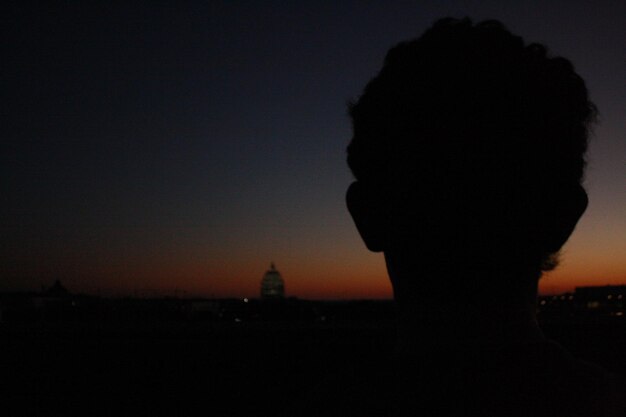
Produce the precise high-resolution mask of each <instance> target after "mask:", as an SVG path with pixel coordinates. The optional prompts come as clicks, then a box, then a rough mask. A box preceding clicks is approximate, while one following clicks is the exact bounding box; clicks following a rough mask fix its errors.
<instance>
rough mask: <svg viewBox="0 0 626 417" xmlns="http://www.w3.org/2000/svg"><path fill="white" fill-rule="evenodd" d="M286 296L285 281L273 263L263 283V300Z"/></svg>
mask: <svg viewBox="0 0 626 417" xmlns="http://www.w3.org/2000/svg"><path fill="white" fill-rule="evenodd" d="M284 296H285V281H283V277H281V276H280V272H278V271H277V270H276V267H275V266H274V263H273V262H272V263H271V265H270V269H269V270H268V271H267V272H266V273H265V275H264V276H263V280H262V281H261V298H266V299H267V298H283V297H284Z"/></svg>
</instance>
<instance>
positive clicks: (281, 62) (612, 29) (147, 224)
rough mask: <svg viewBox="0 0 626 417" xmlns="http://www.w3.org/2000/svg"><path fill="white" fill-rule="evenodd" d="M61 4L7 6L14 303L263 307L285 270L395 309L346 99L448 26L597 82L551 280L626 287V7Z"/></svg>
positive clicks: (5, 217)
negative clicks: (30, 294)
mask: <svg viewBox="0 0 626 417" xmlns="http://www.w3.org/2000/svg"><path fill="white" fill-rule="evenodd" d="M83 3H84V4H89V5H83ZM156 3H161V4H165V2H154V4H156ZM42 4H45V2H44V3H42ZM63 4H66V6H64V7H55V8H52V7H48V6H38V7H35V6H32V7H31V6H29V7H23V6H14V7H13V9H11V10H3V12H2V29H1V30H2V39H3V41H2V46H1V48H2V51H3V52H2V62H3V63H2V66H1V68H2V83H3V87H2V103H1V108H2V123H1V124H0V133H1V139H0V203H1V204H0V291H4V290H33V289H39V288H40V287H41V285H50V284H51V283H52V282H53V281H54V280H55V279H61V281H62V282H63V283H64V285H65V286H66V287H68V289H70V290H71V291H76V292H87V293H97V292H100V293H102V294H130V293H136V292H138V293H141V292H144V293H146V292H150V291H155V292H162V293H168V294H172V293H174V291H179V292H180V293H182V292H184V293H186V294H189V295H204V296H215V297H230V296H235V297H244V296H248V297H255V296H257V294H258V292H259V285H260V280H261V278H262V276H263V274H264V272H265V271H266V270H267V269H268V267H269V264H270V261H274V262H275V263H276V267H277V269H278V270H279V271H280V272H281V273H282V275H283V277H284V279H285V282H286V292H287V294H288V295H291V296H297V297H302V298H385V297H390V296H391V288H390V285H389V283H388V280H387V276H386V271H385V267H384V262H383V258H382V255H381V254H373V253H369V252H368V251H367V250H366V248H365V246H364V245H363V243H362V242H361V241H360V238H359V236H358V234H357V232H356V230H355V229H354V227H353V224H352V221H351V219H350V218H349V215H348V212H347V210H346V208H345V204H344V195H345V191H346V188H347V187H348V185H349V184H350V182H351V174H350V172H349V170H348V168H347V166H346V163H345V148H346V146H347V144H348V141H349V140H350V136H351V130H350V123H349V120H348V118H347V114H346V103H347V102H348V101H349V100H350V99H353V98H356V97H358V95H359V94H360V93H361V91H362V89H363V87H364V85H365V83H366V82H367V81H368V80H369V79H370V78H372V77H373V76H374V75H375V74H376V73H377V71H378V70H379V69H380V67H381V65H382V61H383V58H384V56H385V53H386V51H387V50H388V49H389V48H390V47H391V46H393V45H394V44H396V43H398V42H399V41H401V40H406V39H408V38H412V37H416V36H419V35H420V34H421V33H422V32H423V31H424V30H426V29H427V28H428V27H429V26H430V24H432V22H433V21H435V20H436V19H438V18H440V17H445V16H453V17H464V16H469V17H471V18H472V19H473V20H475V21H480V20H484V19H488V18H495V19H499V20H501V21H502V22H503V23H504V24H505V25H506V26H507V27H508V28H509V29H510V30H511V31H513V32H514V33H516V34H519V35H522V36H523V37H524V39H525V40H526V41H528V42H541V43H545V44H546V45H547V46H548V48H549V50H550V51H551V52H552V53H554V54H556V55H562V56H565V57H566V58H568V59H570V60H571V61H572V62H573V63H574V65H575V67H576V70H577V71H578V72H579V73H580V74H581V75H582V77H583V78H584V79H585V80H586V82H587V86H588V88H589V91H590V95H591V98H592V100H593V101H594V102H595V103H596V104H597V106H598V108H599V111H600V124H599V125H598V126H597V128H596V129H595V134H594V136H593V138H592V140H591V145H590V152H589V166H588V171H587V176H586V181H585V186H586V188H587V191H588V193H589V197H590V205H589V209H588V211H587V213H586V214H585V215H584V217H583V219H582V220H581V222H580V223H579V225H578V228H577V229H576V231H575V233H574V235H573V236H572V238H571V239H570V241H569V242H568V243H567V245H566V246H565V248H564V250H563V257H562V264H561V266H560V267H559V269H557V270H556V271H554V272H552V273H550V274H549V275H547V276H545V277H544V278H543V279H542V280H541V287H540V288H541V291H542V292H544V293H553V292H557V293H558V292H562V291H568V290H572V289H573V288H574V287H575V286H580V285H605V284H626V80H625V75H626V2H623V1H588V2H583V1H563V2H559V1H551V2H548V1H536V2H533V1H524V2H512V1H505V0H498V1H485V0H480V1H415V2H410V1H402V2H400V1H398V2H394V1H380V2H356V1H341V2H330V1H328V2H326V1H323V2H296V1H255V2H239V1H219V2H216V1H208V2H200V1H197V2H180V3H179V2H171V6H154V5H152V6H150V7H148V6H146V5H147V4H153V3H151V2H146V3H145V4H146V5H144V6H141V5H139V4H140V3H134V5H129V4H125V3H124V4H122V5H121V6H111V5H110V4H108V3H104V2H103V3H102V5H101V6H94V5H93V3H92V2H75V5H74V6H67V4H69V2H68V3H63Z"/></svg>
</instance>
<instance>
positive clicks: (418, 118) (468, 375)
mask: <svg viewBox="0 0 626 417" xmlns="http://www.w3.org/2000/svg"><path fill="white" fill-rule="evenodd" d="M349 113H350V116H351V119H352V124H353V137H352V140H351V142H350V144H349V146H348V164H349V166H350V168H351V170H352V172H353V174H354V177H355V182H354V183H352V184H351V185H350V187H349V189H348V192H347V197H346V198H347V205H348V209H349V211H350V213H351V215H352V217H353V219H354V222H355V224H356V226H357V229H358V230H359V233H360V235H361V237H362V238H363V240H364V242H365V244H366V246H367V247H368V248H369V249H370V250H372V251H375V252H383V253H384V257H385V261H386V264H387V269H388V272H389V276H390V279H391V282H392V286H393V291H394V298H395V301H396V304H397V308H398V320H399V345H398V355H397V356H398V359H397V361H396V362H397V372H396V373H395V374H394V376H393V378H394V379H395V385H390V384H387V383H386V384H385V386H393V387H395V388H393V389H383V388H381V389H380V390H374V391H376V392H378V393H379V394H380V395H381V396H383V393H385V395H386V394H388V395H387V400H386V401H388V405H389V407H390V408H389V410H394V412H395V413H397V414H399V415H404V414H407V415H424V414H419V412H424V411H425V410H428V411H429V412H431V413H432V414H428V415H437V416H440V415H501V416H505V415H506V416H511V415H524V416H530V415H554V416H557V415H558V416H569V415H585V416H592V415H593V416H598V415H610V414H609V413H610V412H611V410H618V409H619V408H618V407H619V405H618V404H617V402H618V401H617V400H618V399H619V396H616V395H615V391H614V390H615V389H616V385H615V384H614V381H613V379H612V378H613V377H612V376H611V375H610V374H608V373H607V372H604V371H603V370H601V369H599V368H597V367H595V366H593V365H589V364H585V363H584V362H581V361H578V360H575V359H573V358H572V357H571V356H569V355H568V354H567V353H566V352H565V351H564V350H563V349H562V348H561V347H559V346H558V345H557V344H555V343H553V342H550V341H548V340H546V338H545V337H544V336H543V334H542V332H541V330H540V329H539V327H538V325H537V321H536V318H535V310H536V304H535V303H536V297H537V283H538V280H539V278H540V276H541V274H542V272H543V271H547V270H550V269H553V268H554V267H555V266H556V265H557V263H558V253H559V250H560V248H561V247H562V245H563V244H564V243H565V242H566V241H567V239H568V238H569V236H570V234H571V233H572V231H573V230H574V228H575V226H576V223H577V222H578V219H579V218H580V216H581V215H582V214H583V212H584V211H585V209H586V207H587V194H586V192H585V190H584V189H583V187H582V185H581V183H582V180H583V172H584V167H585V159H584V154H585V151H586V148H587V142H588V136H589V130H590V126H591V125H592V123H593V121H594V118H595V114H596V110H595V106H594V104H593V103H592V102H591V101H590V99H589V97H588V94H587V89H586V87H585V83H584V81H583V80H582V78H581V77H580V76H579V75H578V74H577V73H576V72H575V71H574V69H573V67H572V64H571V63H570V62H569V61H568V60H566V59H564V58H561V57H551V56H549V55H548V53H547V51H546V48H545V47H544V46H542V45H538V44H530V45H526V44H525V43H524V41H523V40H522V38H520V37H518V36H515V35H513V34H511V33H510V32H509V31H508V30H507V29H506V28H504V26H503V25H502V24H501V23H499V22H497V21H486V22H482V23H479V24H476V25H474V24H473V23H472V22H471V21H470V20H469V19H462V20H457V19H450V18H448V19H442V20H439V21H438V22H436V23H435V24H434V25H433V26H432V27H431V28H430V29H429V30H427V31H426V32H425V33H424V34H423V35H422V36H421V37H419V38H418V39H414V40H410V41H407V42H403V43H400V44H398V45H397V46H395V47H393V48H392V49H391V50H390V51H389V52H388V54H387V56H386V59H385V62H384V65H383V68H382V70H381V71H380V73H379V74H378V75H377V76H376V77H374V78H373V79H372V80H371V81H370V82H369V83H368V84H367V86H366V87H365V91H364V93H363V94H362V95H361V96H360V98H359V99H358V100H357V101H356V102H354V103H351V104H350V106H349ZM374 386H378V385H376V384H374ZM368 389H369V388H368ZM366 391H367V390H366ZM367 397H368V398H369V399H371V398H372V396H371V395H369V396H367ZM366 402H367V401H366ZM621 411H622V412H623V411H624V409H621ZM416 413H418V414H416ZM475 413H476V414H475Z"/></svg>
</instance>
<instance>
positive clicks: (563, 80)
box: [347, 18, 596, 270]
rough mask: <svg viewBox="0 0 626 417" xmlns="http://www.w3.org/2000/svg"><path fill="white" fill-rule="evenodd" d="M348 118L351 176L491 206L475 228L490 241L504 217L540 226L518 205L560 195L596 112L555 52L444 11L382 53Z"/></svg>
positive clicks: (577, 168) (579, 168)
mask: <svg viewBox="0 0 626 417" xmlns="http://www.w3.org/2000/svg"><path fill="white" fill-rule="evenodd" d="M349 114H350V117H351V119H352V126H353V138H352V140H351V142H350V144H349V146H348V149H347V153H348V165H349V167H350V169H351V170H352V172H353V174H354V176H355V178H356V179H357V180H358V181H360V182H364V183H367V184H379V185H382V186H384V187H387V188H390V189H393V188H394V187H396V188H399V186H398V184H404V185H406V184H409V185H410V186H411V187H419V188H424V187H426V188H430V189H446V190H448V191H447V194H454V195H455V197H454V198H456V199H457V202H458V204H462V205H467V206H469V205H476V204H478V206H479V207H482V208H485V207H486V206H487V204H490V205H494V204H495V205H496V206H497V207H499V208H500V209H501V210H503V211H505V212H507V213H509V215H508V217H507V218H506V219H505V218H504V217H498V215H495V216H494V215H493V211H491V212H490V213H491V214H490V215H489V216H488V218H486V219H484V221H483V222H482V223H481V224H480V227H481V228H482V229H481V230H485V229H486V228H487V229H488V228H491V229H492V230H494V231H495V232H497V234H498V236H500V238H502V236H503V233H502V230H504V229H506V227H507V225H510V224H511V223H515V224H516V225H517V226H516V227H517V228H518V229H519V228H520V227H530V229H532V230H536V229H537V228H540V227H542V225H541V224H540V222H537V221H536V220H537V216H541V213H539V214H537V209H536V208H535V207H529V204H530V203H528V202H529V201H534V202H535V203H534V204H536V205H540V206H542V210H550V206H551V203H550V201H552V200H554V199H555V198H559V196H560V195H561V194H562V193H561V190H563V189H567V188H568V187H571V186H572V185H580V184H581V182H582V180H583V173H584V167H585V157H584V155H585V152H586V149H587V143H588V138H589V133H590V128H591V126H592V124H593V122H594V120H595V116H596V108H595V106H594V104H593V103H592V102H591V101H590V99H589V97H588V93H587V88H586V86H585V83H584V81H583V79H582V78H581V77H580V76H579V75H578V74H577V73H576V72H575V71H574V68H573V66H572V64H571V62H570V61H568V60H567V59H565V58H562V57H551V56H549V55H548V52H547V50H546V47H544V46H543V45H540V44H536V43H533V44H529V45H526V44H525V43H524V41H523V39H522V38H521V37H519V36H515V35H513V34H512V33H511V32H509V31H508V30H507V29H506V28H505V27H504V26H503V25H502V24H501V23H500V22H498V21H493V20H490V21H484V22H481V23H478V24H475V25H474V24H473V23H472V22H471V20H470V19H468V18H465V19H452V18H446V19H441V20H439V21H437V22H436V23H435V24H434V25H433V26H432V27H431V28H430V29H428V30H427V31H426V32H425V33H424V34H423V35H422V36H421V37H419V38H417V39H414V40H409V41H406V42H402V43H400V44H398V45H396V46H394V47H393V48H391V49H390V50H389V52H388V53H387V56H386V58H385V61H384V65H383V67H382V69H381V71H380V72H379V74H378V75H377V76H376V77H374V78H373V79H372V80H371V81H370V82H369V83H368V84H367V86H366V87H365V91H364V93H363V94H362V95H361V97H360V98H359V99H358V101H356V102H353V103H350V104H349ZM467 190H471V196H469V195H468V194H469V193H468V191H467ZM470 200H471V204H470V203H469V201H470ZM487 202H488V203H487ZM477 211H480V210H477ZM511 213H512V214H511ZM495 232H494V233H495ZM526 243H528V242H526ZM527 246H528V245H527ZM531 246H533V248H531V249H524V250H525V251H526V252H529V251H530V252H532V253H533V255H532V256H533V258H534V259H537V262H538V263H539V264H540V269H542V270H548V269H551V268H553V267H554V266H555V265H556V261H555V260H556V257H555V254H554V253H548V252H547V251H546V250H544V249H542V248H540V246H541V245H536V244H535V245H531Z"/></svg>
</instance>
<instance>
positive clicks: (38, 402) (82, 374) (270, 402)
mask: <svg viewBox="0 0 626 417" xmlns="http://www.w3.org/2000/svg"><path fill="white" fill-rule="evenodd" d="M544 330H545V332H546V334H547V335H548V336H550V337H551V338H553V339H554V340H556V341H558V342H560V343H561V344H562V345H563V346H565V347H566V348H567V349H568V350H570V351H571V352H572V353H574V354H575V355H576V356H578V357H580V358H583V359H586V360H589V361H592V362H595V363H597V364H600V365H601V366H603V367H605V368H606V369H608V370H611V371H614V372H618V373H621V374H626V354H625V352H626V323H625V321H624V320H609V319H605V320H592V321H587V322H578V323H545V324H544ZM394 337H395V329H394V325H393V321H391V320H383V321H372V320H367V321H366V320H361V321H346V322H340V321H335V322H333V323H317V322H316V323H313V322H297V321H295V322H294V321H292V322H280V321H273V322H272V321H269V322H261V321H258V322H251V323H246V322H241V323H224V322H217V323H215V322H213V323H208V322H205V323H202V322H195V323H190V322H168V321H162V322H117V323H101V324H98V325H94V324H93V323H81V322H74V323H60V322H58V323H28V324H10V325H7V324H4V325H3V326H0V374H1V375H2V378H0V381H1V382H0V384H1V385H0V392H1V394H0V395H1V396H2V398H1V399H2V404H3V405H2V408H3V410H5V412H3V413H2V415H8V416H19V415H32V416H50V415H85V416H91V415H108V416H126V415H128V416H148V415H155V414H159V415H170V416H187V415H209V416H213V415H214V416H229V415H283V414H284V413H285V410H287V409H290V410H293V404H294V399H298V398H301V397H303V396H304V395H306V393H307V391H311V389H312V387H313V388H314V387H316V386H317V385H319V384H323V383H325V382H324V381H327V379H328V375H334V374H335V373H336V371H337V370H341V374H343V375H348V376H349V375H350V374H352V373H354V374H358V371H359V369H362V368H363V367H368V369H372V370H373V372H377V370H376V366H377V364H381V365H379V366H383V365H382V364H384V362H385V360H386V359H387V358H389V357H390V356H391V355H392V352H393V345H394ZM347 380H349V377H348V378H347ZM319 400H320V401H324V400H325V399H323V398H320V399H319ZM295 402H296V404H297V400H295ZM8 410H11V411H8Z"/></svg>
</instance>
